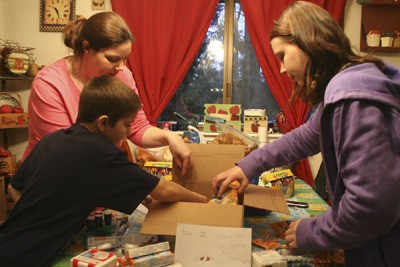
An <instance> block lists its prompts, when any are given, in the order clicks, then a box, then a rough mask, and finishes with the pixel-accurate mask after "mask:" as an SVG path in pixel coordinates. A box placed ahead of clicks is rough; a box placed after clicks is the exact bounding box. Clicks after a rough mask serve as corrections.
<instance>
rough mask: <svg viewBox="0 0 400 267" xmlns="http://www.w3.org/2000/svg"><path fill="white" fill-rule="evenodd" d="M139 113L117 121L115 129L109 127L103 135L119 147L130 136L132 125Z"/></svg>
mask: <svg viewBox="0 0 400 267" xmlns="http://www.w3.org/2000/svg"><path fill="white" fill-rule="evenodd" d="M136 115H137V113H133V114H130V115H128V116H126V117H123V118H121V119H119V120H118V121H117V123H116V124H115V125H114V127H111V125H110V124H108V125H107V130H106V131H105V132H104V133H103V135H104V136H105V137H106V138H108V139H110V140H111V141H112V142H113V143H114V144H115V145H117V146H118V145H119V144H120V143H121V141H122V140H123V139H124V138H125V137H126V136H127V135H128V134H129V132H130V127H131V123H132V122H133V121H134V120H135V118H136Z"/></svg>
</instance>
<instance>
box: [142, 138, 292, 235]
mask: <svg viewBox="0 0 400 267" xmlns="http://www.w3.org/2000/svg"><path fill="white" fill-rule="evenodd" d="M188 146H189V148H190V149H191V151H192V168H191V170H190V172H189V173H188V174H186V175H185V176H181V174H180V172H179V171H177V172H176V171H174V168H173V170H172V177H173V181H174V182H176V183H179V184H181V185H182V186H184V187H186V188H188V189H190V190H193V191H195V192H198V193H200V194H203V195H205V196H207V198H208V199H210V198H211V197H212V196H213V192H212V183H213V178H214V177H215V176H216V175H217V174H218V173H221V172H223V171H225V170H228V169H230V168H232V167H233V166H235V163H236V162H238V161H239V160H240V159H242V158H243V157H244V152H245V148H244V146H240V145H215V144H188ZM244 206H250V207H254V208H258V209H264V210H271V211H277V212H282V213H286V214H289V213H290V212H289V209H288V206H287V204H286V201H285V197H284V195H283V193H282V192H281V191H278V190H273V189H270V188H265V187H262V186H257V185H249V186H248V187H247V189H246V191H245V193H244V195H242V196H239V205H215V204H207V203H191V202H176V203H161V202H158V201H155V200H153V202H152V204H151V207H150V209H149V211H148V213H147V215H146V218H145V220H144V222H143V225H142V229H141V233H142V234H157V235H172V236H174V235H176V227H177V224H178V223H186V224H198V225H209V226H223V227H243V220H244Z"/></svg>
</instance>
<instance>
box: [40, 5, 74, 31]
mask: <svg viewBox="0 0 400 267" xmlns="http://www.w3.org/2000/svg"><path fill="white" fill-rule="evenodd" d="M75 1H76V0H40V27H39V29H40V31H41V32H62V31H63V30H64V26H65V25H67V24H68V23H69V22H70V21H72V20H73V19H74V16H75Z"/></svg>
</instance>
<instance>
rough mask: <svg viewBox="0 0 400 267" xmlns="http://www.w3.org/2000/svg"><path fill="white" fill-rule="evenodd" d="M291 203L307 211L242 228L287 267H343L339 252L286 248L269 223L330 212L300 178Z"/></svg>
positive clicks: (60, 264) (64, 263) (254, 220)
mask: <svg viewBox="0 0 400 267" xmlns="http://www.w3.org/2000/svg"><path fill="white" fill-rule="evenodd" d="M290 200H296V201H300V202H307V203H308V204H309V207H308V208H307V209H303V208H291V207H290V208H289V210H290V214H284V213H279V212H271V213H269V214H268V215H263V216H256V215H245V219H244V227H248V228H252V240H253V241H254V240H257V239H260V240H263V241H265V243H266V244H267V246H268V247H269V249H275V250H277V251H278V252H280V253H281V254H282V255H283V256H284V258H285V259H287V260H288V266H289V267H297V266H302V267H307V266H312V267H313V266H344V264H343V262H344V260H343V254H342V253H341V251H329V252H321V251H314V252H309V253H296V252H294V251H292V250H288V249H287V248H286V244H285V241H284V239H283V238H281V237H279V235H278V234H277V233H276V232H275V231H274V230H273V229H272V227H271V226H270V224H273V223H277V222H282V221H293V220H296V219H301V218H310V217H315V216H318V215H319V214H321V213H323V212H325V211H327V210H328V209H330V206H329V205H328V204H327V203H326V202H325V201H324V200H323V199H322V198H321V197H320V196H319V195H318V194H317V193H316V192H315V191H314V190H313V189H312V187H311V186H310V185H308V184H307V183H306V182H304V181H303V180H300V179H296V180H295V186H294V194H293V197H291V198H290ZM252 250H253V252H254V251H262V250H265V249H264V248H262V247H259V246H256V245H253V246H252ZM82 251H83V249H82V244H79V242H78V244H75V245H71V246H70V247H69V249H68V250H67V251H66V252H65V253H64V255H63V256H62V257H60V258H59V259H58V261H56V262H55V263H54V265H53V267H68V266H70V258H72V257H73V256H75V255H77V254H79V253H81V252H82Z"/></svg>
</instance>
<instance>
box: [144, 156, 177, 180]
mask: <svg viewBox="0 0 400 267" xmlns="http://www.w3.org/2000/svg"><path fill="white" fill-rule="evenodd" d="M143 169H144V170H145V171H147V172H148V173H150V174H153V175H155V176H157V177H159V178H162V179H165V180H172V162H161V161H148V162H146V163H145V164H144V165H143Z"/></svg>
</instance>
